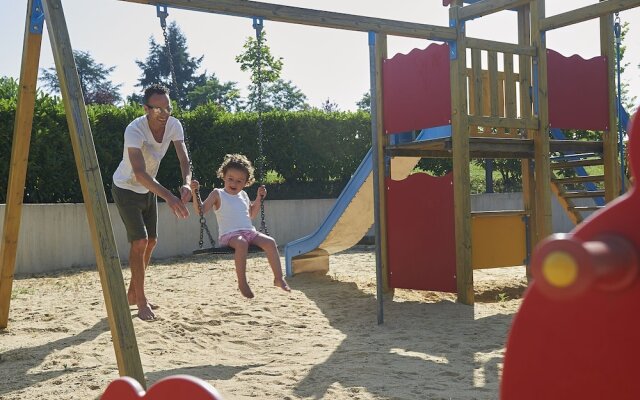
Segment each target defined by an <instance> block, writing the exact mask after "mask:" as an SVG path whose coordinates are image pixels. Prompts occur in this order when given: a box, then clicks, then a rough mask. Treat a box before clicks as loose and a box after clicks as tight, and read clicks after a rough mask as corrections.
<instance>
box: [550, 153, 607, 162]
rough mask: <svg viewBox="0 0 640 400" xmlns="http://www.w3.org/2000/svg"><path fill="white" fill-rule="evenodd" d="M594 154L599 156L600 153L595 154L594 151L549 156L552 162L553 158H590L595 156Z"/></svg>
mask: <svg viewBox="0 0 640 400" xmlns="http://www.w3.org/2000/svg"><path fill="white" fill-rule="evenodd" d="M596 156H600V154H596V153H576V154H566V155H561V156H555V157H551V161H552V162H553V161H555V160H563V161H564V160H576V159H583V158H590V157H596Z"/></svg>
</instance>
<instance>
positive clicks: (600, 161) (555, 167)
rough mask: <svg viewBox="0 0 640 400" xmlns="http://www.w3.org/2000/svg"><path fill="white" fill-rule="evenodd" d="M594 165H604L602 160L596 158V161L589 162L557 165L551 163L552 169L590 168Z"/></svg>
mask: <svg viewBox="0 0 640 400" xmlns="http://www.w3.org/2000/svg"><path fill="white" fill-rule="evenodd" d="M593 165H603V161H602V159H601V158H595V159H589V160H575V161H562V162H557V163H551V169H564V168H575V167H590V166H593Z"/></svg>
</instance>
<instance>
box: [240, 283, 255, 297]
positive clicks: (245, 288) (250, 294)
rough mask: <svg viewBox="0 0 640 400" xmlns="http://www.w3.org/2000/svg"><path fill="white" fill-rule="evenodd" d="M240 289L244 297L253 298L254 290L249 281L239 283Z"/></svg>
mask: <svg viewBox="0 0 640 400" xmlns="http://www.w3.org/2000/svg"><path fill="white" fill-rule="evenodd" d="M238 289H240V293H242V295H243V296H244V297H246V298H247V299H253V292H252V291H251V288H250V287H249V284H248V283H247V282H243V283H238Z"/></svg>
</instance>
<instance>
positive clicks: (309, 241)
mask: <svg viewBox="0 0 640 400" xmlns="http://www.w3.org/2000/svg"><path fill="white" fill-rule="evenodd" d="M447 131H448V132H447ZM450 135H451V128H450V126H446V127H440V128H433V129H428V130H423V131H422V133H421V134H420V135H419V136H418V138H417V139H416V140H424V139H427V138H435V137H443V136H450ZM394 137H395V142H396V143H398V142H399V141H402V140H403V138H406V135H403V134H399V135H394V136H392V138H394ZM392 140H393V139H392ZM418 161H420V158H419V157H396V158H394V159H392V161H391V171H392V177H393V179H404V178H406V177H407V176H408V175H409V174H410V173H411V171H412V170H413V168H414V167H415V166H416V164H417V163H418ZM372 165H373V164H372V151H371V150H369V152H368V153H367V155H366V156H365V157H364V159H363V160H362V162H361V163H360V166H358V169H357V170H356V172H355V173H354V174H353V176H352V177H351V180H349V182H348V183H347V185H346V186H345V188H344V189H343V190H342V193H340V196H339V197H338V199H337V200H336V202H335V204H334V205H333V207H332V208H331V210H330V211H329V214H328V215H327V216H326V218H325V219H324V221H323V222H322V223H321V224H320V227H318V229H316V231H315V232H313V233H312V234H311V235H309V236H305V237H303V238H300V239H297V240H294V241H293V242H290V243H288V244H287V245H286V246H285V248H284V256H285V265H286V271H287V276H292V275H293V274H294V273H299V272H309V271H326V270H328V268H329V257H328V256H329V255H330V254H333V253H337V252H339V251H342V250H346V249H348V248H350V247H352V246H354V245H355V244H357V243H358V242H359V241H360V240H361V239H362V238H363V237H364V235H365V234H366V233H367V232H368V231H369V229H371V226H373V222H374V218H373V212H374V210H373V173H372Z"/></svg>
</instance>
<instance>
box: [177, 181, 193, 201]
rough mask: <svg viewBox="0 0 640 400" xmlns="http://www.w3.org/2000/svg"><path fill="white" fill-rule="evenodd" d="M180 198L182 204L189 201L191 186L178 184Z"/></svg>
mask: <svg viewBox="0 0 640 400" xmlns="http://www.w3.org/2000/svg"><path fill="white" fill-rule="evenodd" d="M180 200H181V201H182V203H183V204H186V203H188V202H189V201H191V187H190V186H189V185H186V184H185V185H182V186H180Z"/></svg>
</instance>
